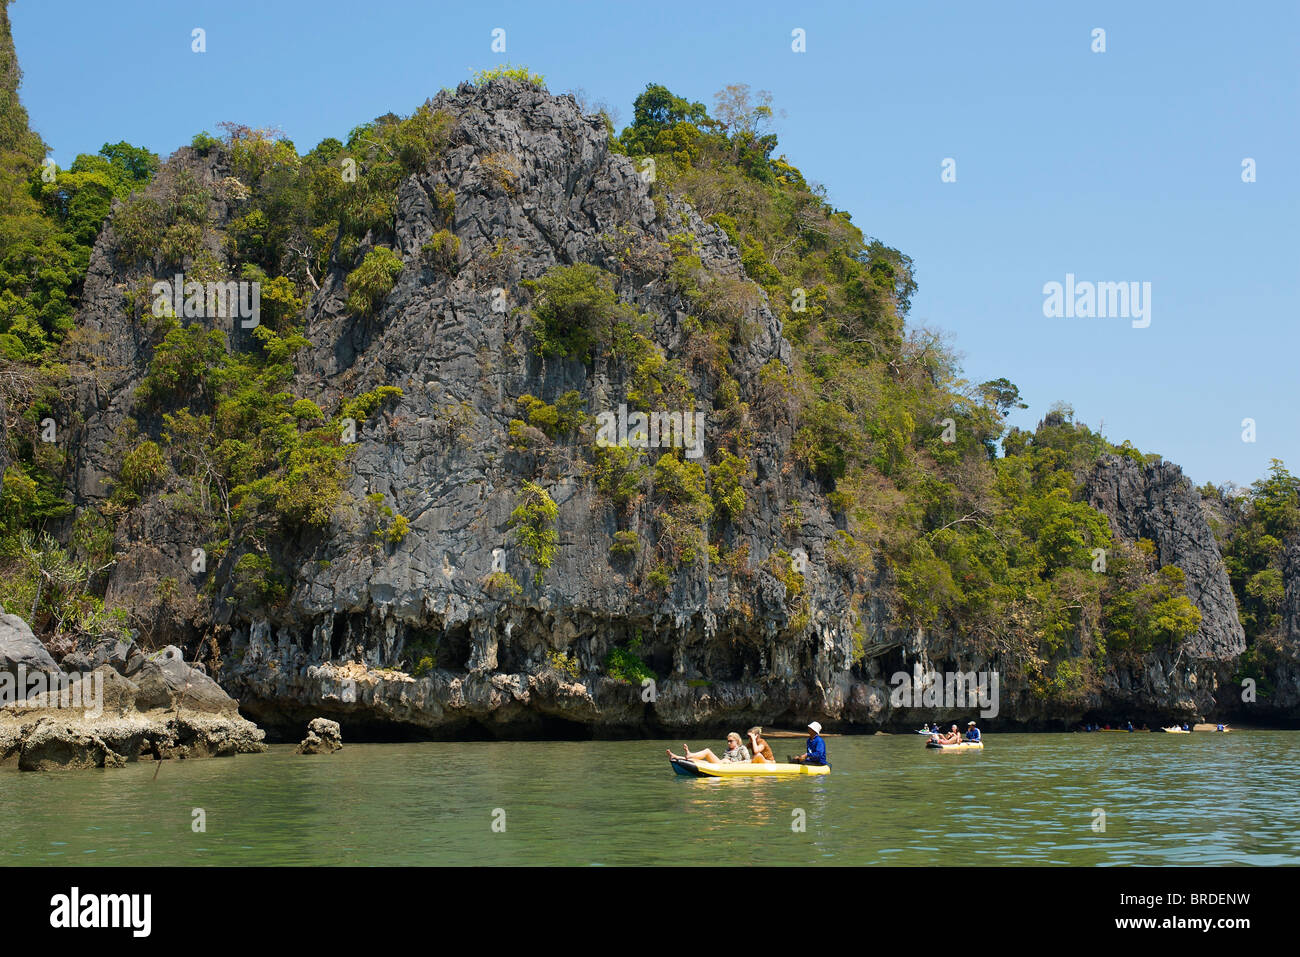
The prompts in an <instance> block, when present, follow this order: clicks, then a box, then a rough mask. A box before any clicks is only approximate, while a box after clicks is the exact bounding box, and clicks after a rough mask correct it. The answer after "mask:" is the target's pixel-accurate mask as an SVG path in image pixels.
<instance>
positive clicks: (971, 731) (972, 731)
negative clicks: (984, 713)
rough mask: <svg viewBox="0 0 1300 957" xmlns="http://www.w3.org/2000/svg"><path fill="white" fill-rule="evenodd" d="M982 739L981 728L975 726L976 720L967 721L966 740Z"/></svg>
mask: <svg viewBox="0 0 1300 957" xmlns="http://www.w3.org/2000/svg"><path fill="white" fill-rule="evenodd" d="M979 739H980V729H979V728H977V727H975V722H974V721H968V722H966V740H967V741H978V740H979Z"/></svg>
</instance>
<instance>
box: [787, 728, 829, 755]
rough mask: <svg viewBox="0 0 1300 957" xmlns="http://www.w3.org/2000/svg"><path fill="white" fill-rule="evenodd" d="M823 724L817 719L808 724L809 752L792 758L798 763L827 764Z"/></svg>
mask: <svg viewBox="0 0 1300 957" xmlns="http://www.w3.org/2000/svg"><path fill="white" fill-rule="evenodd" d="M821 732H822V726H821V725H820V724H818V723H817V722H816V721H814V722H812V723H811V724H809V725H808V753H807V754H804V755H803V756H801V757H794V758H791V759H790V760H791V761H794V762H795V763H797V764H825V763H826V742H825V741H823V740H822V736H821Z"/></svg>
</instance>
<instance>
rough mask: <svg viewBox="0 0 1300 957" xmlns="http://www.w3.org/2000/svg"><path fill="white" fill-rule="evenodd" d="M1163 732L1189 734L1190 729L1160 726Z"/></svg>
mask: <svg viewBox="0 0 1300 957" xmlns="http://www.w3.org/2000/svg"><path fill="white" fill-rule="evenodd" d="M1160 730H1162V731H1164V733H1165V734H1191V733H1192V732H1190V731H1184V730H1183V729H1182V728H1161V729H1160Z"/></svg>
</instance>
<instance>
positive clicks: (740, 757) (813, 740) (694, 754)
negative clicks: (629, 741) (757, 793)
mask: <svg viewBox="0 0 1300 957" xmlns="http://www.w3.org/2000/svg"><path fill="white" fill-rule="evenodd" d="M821 731H822V726H821V725H820V724H819V723H817V722H816V721H813V722H811V723H810V724H809V725H808V743H807V751H806V753H805V754H803V755H801V756H799V757H793V758H791V759H790V760H791V761H792V762H794V763H795V764H817V765H822V764H826V742H825V741H824V740H822V736H821ZM745 733H746V735H747V736H748V737H749V747H746V746H745V745H744V744H743V743H742V742H741V740H740V735H738V734H737V733H736V732H734V731H732V732H731V733H730V734H728V735H727V749H726V751H725V752H723V754H722V757H718V756H717V755H716V754H714V753H713V751H712V749H710V748H705V749H704V750H703V751H692V750H691V746H690V745H689V744H683V745H682V751H683V752H684V753H683V755H682V757H683V758H684V759H685V760H687V761H707V762H709V763H710V764H741V763H752V764H776V758H775V757H774V756H773V755H772V746H771V745H769V744H768V743H767V742H766V741H764V740H763V729H762V728H761V727H758V726H755V727H753V728H750V729H749V730H748V731H747V732H745ZM668 757H670V758H676V757H677V755H675V754H673V752H672V749H671V748H669V749H668Z"/></svg>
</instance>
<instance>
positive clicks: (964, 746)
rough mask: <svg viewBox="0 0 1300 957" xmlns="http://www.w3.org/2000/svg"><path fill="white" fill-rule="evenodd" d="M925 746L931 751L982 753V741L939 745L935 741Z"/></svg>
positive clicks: (926, 743) (928, 742)
mask: <svg viewBox="0 0 1300 957" xmlns="http://www.w3.org/2000/svg"><path fill="white" fill-rule="evenodd" d="M925 746H926V747H927V748H929V749H931V750H932V751H983V750H984V742H983V741H963V742H962V743H961V744H939V743H938V742H937V741H927V742H925Z"/></svg>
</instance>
